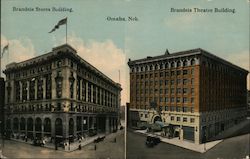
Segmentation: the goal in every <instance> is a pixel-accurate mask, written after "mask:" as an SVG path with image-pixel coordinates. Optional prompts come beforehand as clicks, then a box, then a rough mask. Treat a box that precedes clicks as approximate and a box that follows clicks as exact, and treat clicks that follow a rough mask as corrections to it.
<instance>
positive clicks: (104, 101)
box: [4, 44, 121, 143]
mask: <svg viewBox="0 0 250 159" xmlns="http://www.w3.org/2000/svg"><path fill="white" fill-rule="evenodd" d="M4 73H5V74H6V87H5V88H6V91H5V92H6V97H5V98H6V99H5V101H6V102H5V103H6V105H5V110H6V114H5V119H6V133H7V135H8V136H11V137H15V138H21V137H24V136H27V137H28V140H29V139H31V140H32V139H34V138H46V139H50V142H53V143H59V142H62V141H65V140H72V141H73V140H74V139H76V138H77V137H82V136H84V137H88V136H91V135H94V134H96V133H110V132H113V131H115V130H117V126H118V124H119V118H118V114H119V108H120V91H121V86H120V84H118V83H115V82H114V81H112V80H111V79H110V78H108V77H107V76H106V75H104V74H103V73H102V72H100V71H99V70H97V69H96V68H95V67H94V66H92V65H91V64H89V63H88V62H87V61H85V60H84V59H82V58H81V57H80V56H79V55H77V52H76V50H75V49H74V48H72V47H71V46H69V45H67V44H65V45H62V46H58V47H55V48H53V49H52V51H51V52H49V53H47V54H44V55H41V56H38V57H35V58H32V59H29V60H26V61H23V62H20V63H11V64H9V65H7V66H6V70H5V71H4Z"/></svg>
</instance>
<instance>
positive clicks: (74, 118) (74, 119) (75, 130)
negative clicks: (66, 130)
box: [73, 116, 77, 136]
mask: <svg viewBox="0 0 250 159" xmlns="http://www.w3.org/2000/svg"><path fill="white" fill-rule="evenodd" d="M73 121H74V136H76V132H77V129H76V126H77V125H76V124H77V123H76V116H74V117H73Z"/></svg>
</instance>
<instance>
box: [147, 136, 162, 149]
mask: <svg viewBox="0 0 250 159" xmlns="http://www.w3.org/2000/svg"><path fill="white" fill-rule="evenodd" d="M160 142H161V139H160V138H159V137H155V136H147V138H146V142H145V144H146V146H148V147H154V146H155V145H157V144H159V143H160Z"/></svg>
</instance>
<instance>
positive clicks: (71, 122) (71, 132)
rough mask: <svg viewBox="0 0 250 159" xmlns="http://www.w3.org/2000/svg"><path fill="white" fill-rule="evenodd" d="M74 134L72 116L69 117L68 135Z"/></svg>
mask: <svg viewBox="0 0 250 159" xmlns="http://www.w3.org/2000/svg"><path fill="white" fill-rule="evenodd" d="M73 134H74V120H73V119H72V118H70V119H69V135H73Z"/></svg>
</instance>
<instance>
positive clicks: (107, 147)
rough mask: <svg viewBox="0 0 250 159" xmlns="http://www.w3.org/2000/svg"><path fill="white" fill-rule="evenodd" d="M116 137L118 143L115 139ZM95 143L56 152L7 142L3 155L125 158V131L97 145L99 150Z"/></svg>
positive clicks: (12, 156) (18, 156)
mask: <svg viewBox="0 0 250 159" xmlns="http://www.w3.org/2000/svg"><path fill="white" fill-rule="evenodd" d="M115 137H116V143H114V142H112V141H114V138H115ZM93 147H94V143H92V144H89V145H87V146H85V147H83V148H82V149H81V150H76V151H73V152H63V151H56V150H53V149H48V148H42V147H35V146H32V145H29V144H25V143H20V142H15V141H9V140H8V141H5V144H4V148H3V154H4V156H6V157H8V158H93V159H95V158H100V159H102V158H110V159H112V158H114V159H123V158H124V153H125V152H124V130H123V131H122V132H119V133H118V134H112V135H111V136H109V137H107V138H106V139H105V140H104V141H103V142H100V143H97V144H96V147H97V150H96V151H95V150H94V149H93Z"/></svg>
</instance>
